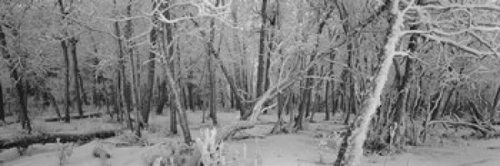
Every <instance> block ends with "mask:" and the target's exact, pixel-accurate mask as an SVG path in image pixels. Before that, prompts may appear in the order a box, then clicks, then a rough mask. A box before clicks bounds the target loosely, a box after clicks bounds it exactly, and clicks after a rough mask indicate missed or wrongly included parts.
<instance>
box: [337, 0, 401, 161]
mask: <svg viewBox="0 0 500 166" xmlns="http://www.w3.org/2000/svg"><path fill="white" fill-rule="evenodd" d="M391 5H392V6H391V14H392V15H393V16H395V17H394V18H393V19H392V20H391V21H390V25H391V29H390V35H389V37H388V39H387V42H386V44H385V47H384V55H385V59H384V60H383V62H382V64H381V68H380V70H379V71H378V72H377V74H376V75H375V78H374V84H375V85H374V88H373V89H371V90H370V92H369V96H368V98H367V100H365V101H364V103H363V105H362V110H363V112H362V113H361V114H360V115H359V116H358V117H357V118H356V120H355V121H354V123H352V125H351V127H350V129H349V132H348V134H347V135H346V136H347V137H349V138H348V139H344V141H347V140H348V141H349V142H348V144H347V146H342V148H341V150H339V151H345V153H340V152H339V154H338V157H337V160H336V161H335V165H349V166H357V165H359V163H360V158H361V157H362V156H363V144H364V142H365V140H366V136H367V133H368V129H369V125H370V122H371V120H372V118H373V115H374V114H375V113H376V110H377V108H378V107H379V106H380V97H381V94H382V91H383V89H384V86H385V84H386V82H387V79H388V75H389V70H390V68H391V66H392V62H393V58H394V56H395V55H396V51H397V49H396V46H397V44H398V43H399V41H400V38H401V37H402V36H403V35H404V34H403V33H402V32H401V31H402V30H401V29H400V28H401V27H403V20H404V18H403V14H402V13H401V11H400V10H399V8H398V7H399V0H395V1H394V2H393V4H391ZM347 137H346V138H347ZM344 155H346V156H344Z"/></svg>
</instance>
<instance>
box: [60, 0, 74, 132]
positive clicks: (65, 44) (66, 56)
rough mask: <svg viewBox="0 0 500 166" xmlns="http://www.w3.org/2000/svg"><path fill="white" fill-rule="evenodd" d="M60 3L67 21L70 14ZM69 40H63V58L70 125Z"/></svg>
mask: <svg viewBox="0 0 500 166" xmlns="http://www.w3.org/2000/svg"><path fill="white" fill-rule="evenodd" d="M58 2H59V9H60V12H61V14H62V15H63V16H62V19H65V17H66V15H68V13H67V12H66V11H65V10H64V8H65V7H64V3H63V0H58ZM68 45H69V44H68V40H62V41H61V48H62V51H63V56H64V64H65V67H66V68H65V72H64V96H65V102H64V112H65V114H66V119H65V122H66V123H69V122H70V115H69V112H70V99H71V98H70V94H69V86H70V81H69V70H70V69H69V68H70V66H69V51H68Z"/></svg>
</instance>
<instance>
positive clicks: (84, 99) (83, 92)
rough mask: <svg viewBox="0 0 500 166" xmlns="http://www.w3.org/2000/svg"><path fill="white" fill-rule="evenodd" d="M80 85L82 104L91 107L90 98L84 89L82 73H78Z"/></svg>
mask: <svg viewBox="0 0 500 166" xmlns="http://www.w3.org/2000/svg"><path fill="white" fill-rule="evenodd" d="M78 81H79V82H78V83H79V85H80V93H81V100H82V103H83V104H85V105H90V102H89V98H88V97H87V93H86V92H85V88H83V87H84V86H83V78H82V75H81V74H80V72H78Z"/></svg>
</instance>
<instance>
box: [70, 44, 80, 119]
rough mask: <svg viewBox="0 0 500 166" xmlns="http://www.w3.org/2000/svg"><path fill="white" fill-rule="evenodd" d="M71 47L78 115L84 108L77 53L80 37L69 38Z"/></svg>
mask: <svg viewBox="0 0 500 166" xmlns="http://www.w3.org/2000/svg"><path fill="white" fill-rule="evenodd" d="M68 42H69V44H70V48H71V54H72V55H73V74H74V77H73V78H74V83H75V95H76V96H75V100H76V106H77V109H78V115H80V116H83V108H82V100H81V96H80V92H81V89H80V81H79V80H78V79H79V78H80V76H79V75H80V74H79V70H78V59H77V55H76V44H77V43H78V39H75V38H70V39H69V40H68Z"/></svg>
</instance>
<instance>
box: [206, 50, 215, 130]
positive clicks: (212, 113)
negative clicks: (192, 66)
mask: <svg viewBox="0 0 500 166" xmlns="http://www.w3.org/2000/svg"><path fill="white" fill-rule="evenodd" d="M207 67H208V85H209V91H210V92H209V95H210V96H209V97H208V100H209V101H208V105H209V110H210V111H209V112H210V113H209V116H210V119H212V123H213V125H214V126H216V125H217V115H216V112H215V111H216V110H215V107H216V105H217V103H216V102H217V100H216V97H217V96H216V92H215V78H214V77H215V74H214V71H213V65H212V57H211V56H210V55H209V57H208V58H207Z"/></svg>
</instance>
